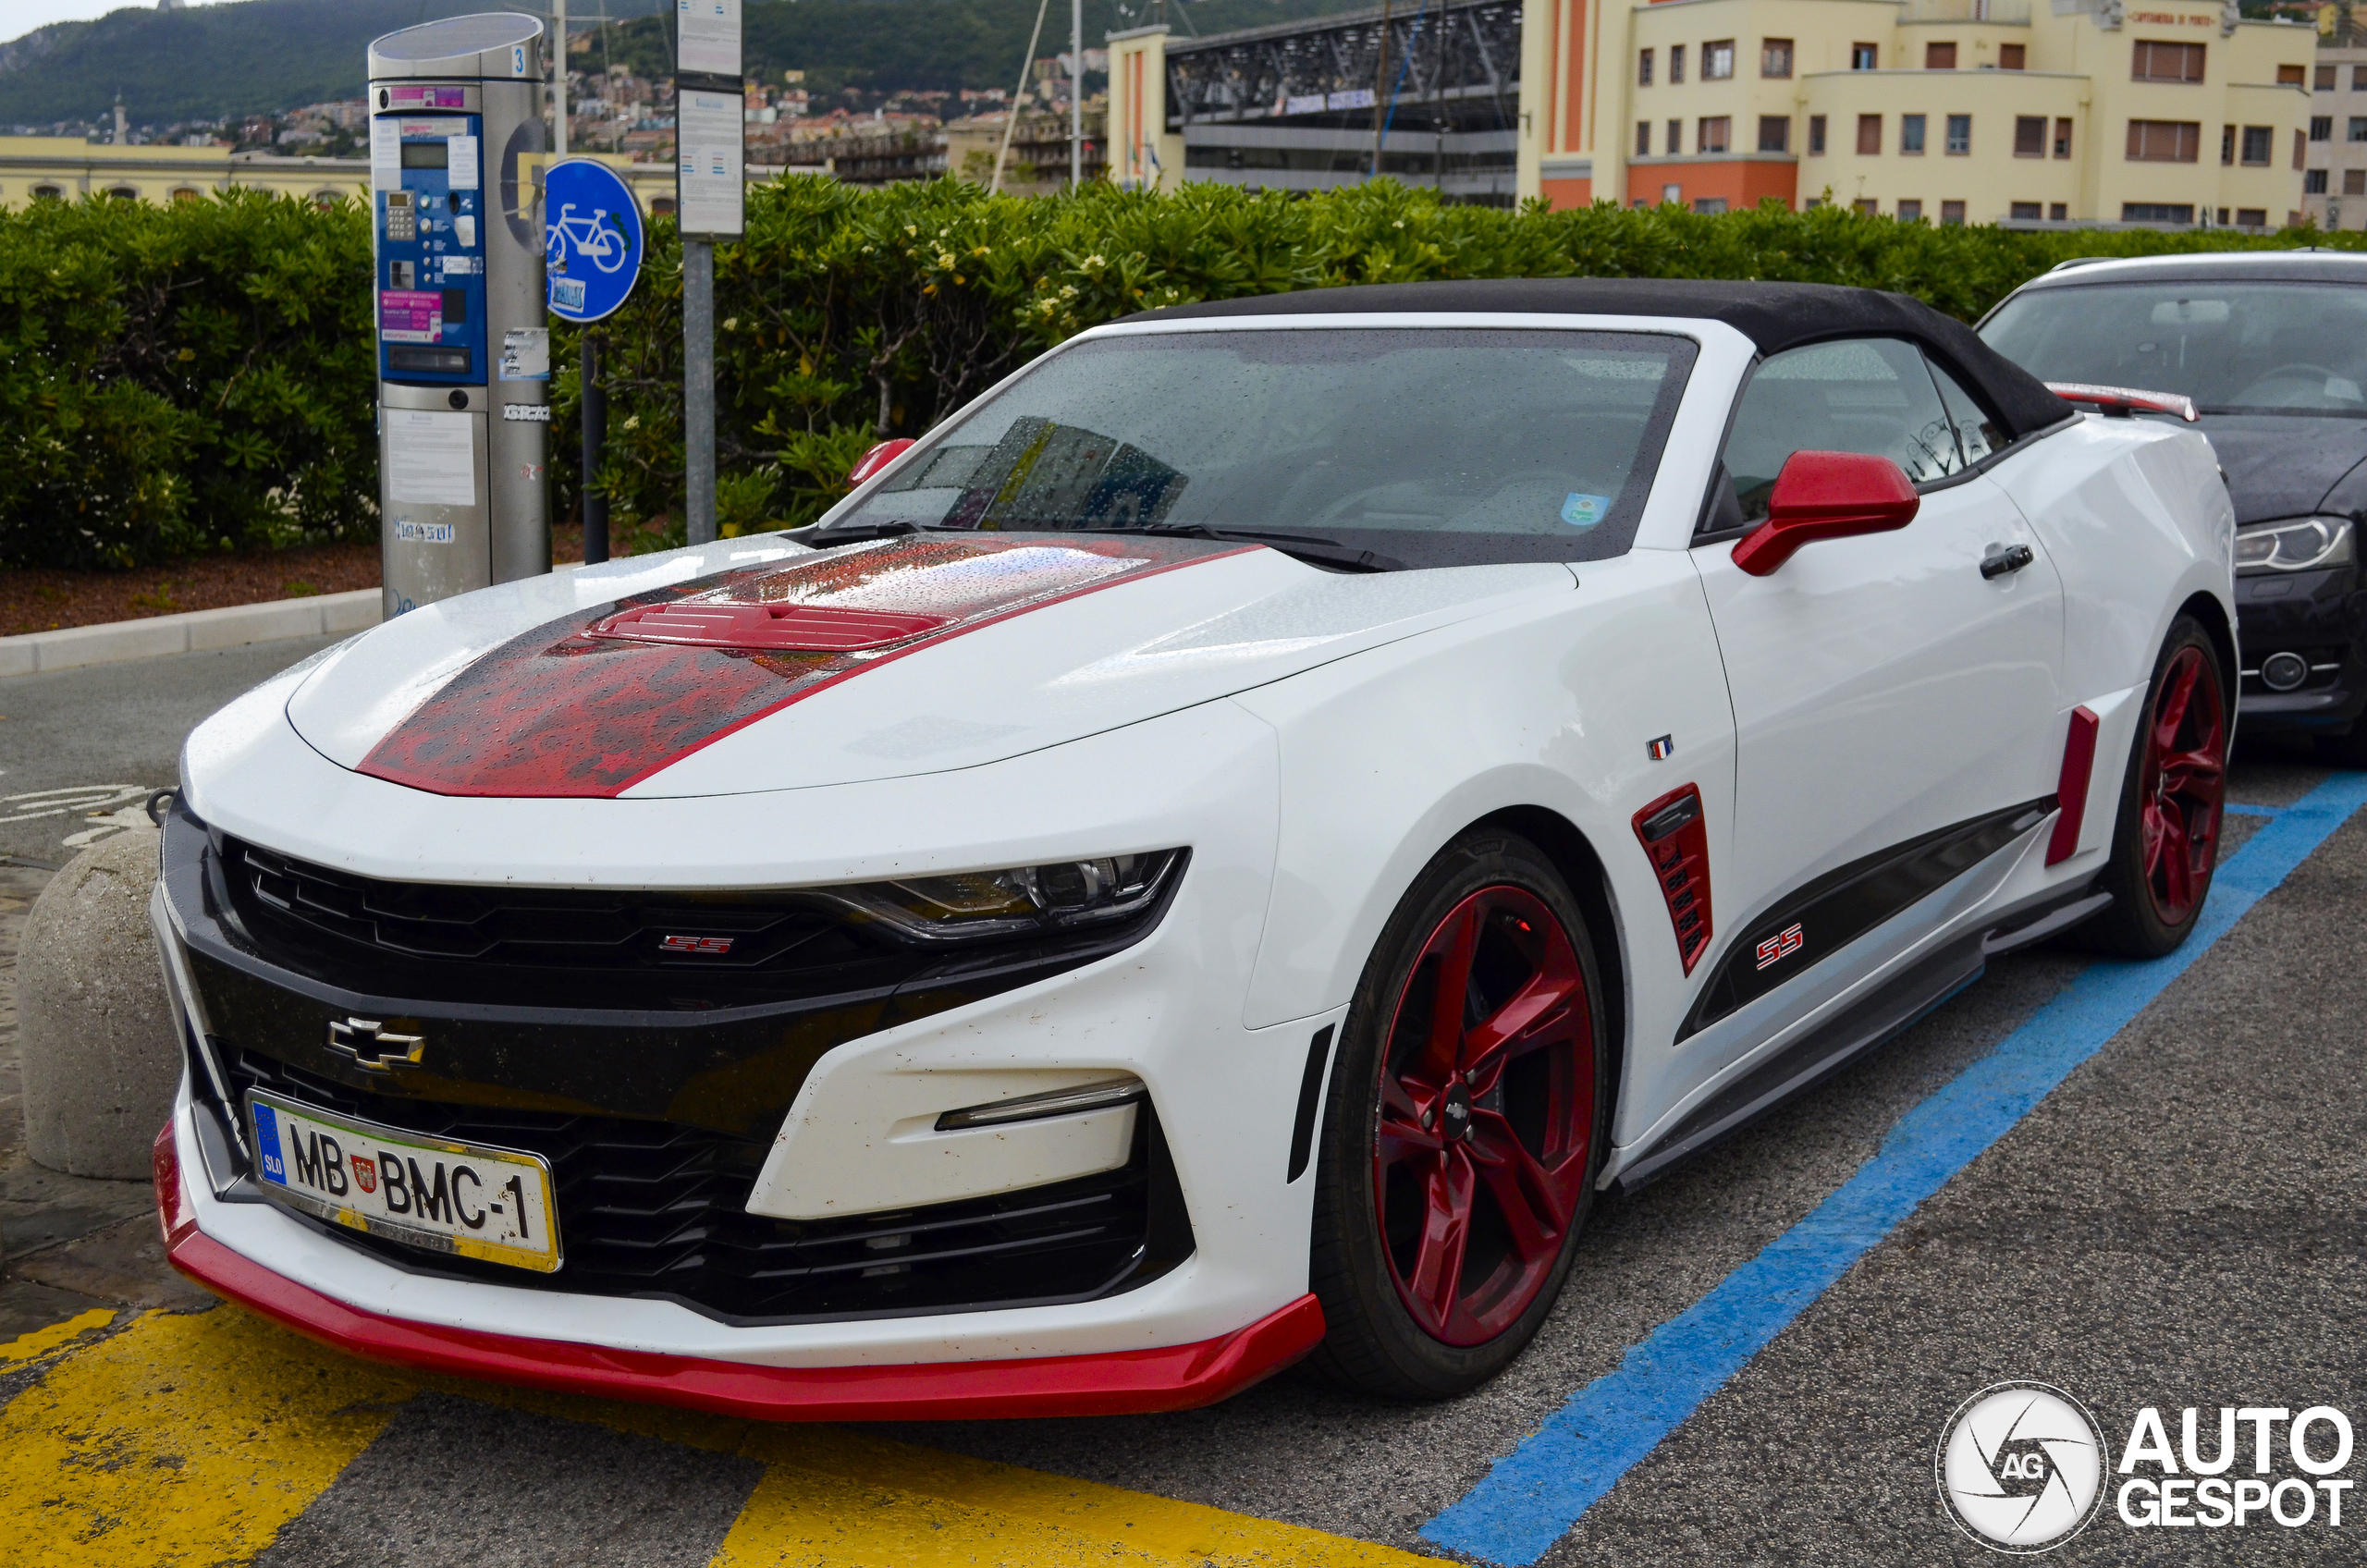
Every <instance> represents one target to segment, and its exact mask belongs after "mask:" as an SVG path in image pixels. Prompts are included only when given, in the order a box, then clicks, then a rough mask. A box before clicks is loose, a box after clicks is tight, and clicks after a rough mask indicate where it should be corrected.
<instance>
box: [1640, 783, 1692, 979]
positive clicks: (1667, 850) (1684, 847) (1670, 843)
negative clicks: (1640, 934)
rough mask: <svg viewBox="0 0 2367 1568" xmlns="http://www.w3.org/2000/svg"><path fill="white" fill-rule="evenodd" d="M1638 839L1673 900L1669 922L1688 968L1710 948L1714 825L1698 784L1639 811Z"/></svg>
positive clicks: (1663, 894) (1664, 893) (1664, 894)
mask: <svg viewBox="0 0 2367 1568" xmlns="http://www.w3.org/2000/svg"><path fill="white" fill-rule="evenodd" d="M1635 823H1636V839H1637V842H1638V843H1640V844H1642V845H1643V846H1644V853H1645V855H1646V856H1647V857H1648V858H1649V859H1650V861H1651V863H1652V874H1653V875H1654V876H1658V877H1659V878H1660V884H1661V897H1662V898H1663V899H1665V900H1668V920H1669V925H1671V926H1672V927H1673V928H1674V930H1675V932H1676V950H1677V954H1678V956H1679V957H1681V958H1683V959H1684V960H1685V973H1686V974H1692V973H1693V966H1694V965H1695V964H1697V963H1699V962H1701V955H1702V954H1704V953H1706V952H1708V951H1709V950H1710V829H1709V826H1708V824H1707V823H1706V822H1705V821H1704V820H1703V817H1702V814H1701V791H1700V790H1699V788H1698V787H1697V786H1694V785H1691V784H1687V785H1686V786H1685V787H1684V788H1683V789H1680V790H1670V791H1669V792H1668V793H1667V794H1665V795H1662V797H1661V798H1660V799H1659V800H1657V801H1654V802H1652V803H1651V804H1650V805H1648V806H1646V807H1645V808H1644V809H1643V810H1641V811H1639V812H1637V814H1636V816H1635Z"/></svg>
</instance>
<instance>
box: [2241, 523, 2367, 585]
mask: <svg viewBox="0 0 2367 1568" xmlns="http://www.w3.org/2000/svg"><path fill="white" fill-rule="evenodd" d="M2355 558H2357V557H2356V552H2355V550H2354V548H2353V546H2352V545H2351V526H2350V520H2349V518H2347V517H2305V518H2299V519H2296V520H2295V521H2291V522H2264V523H2262V524H2260V525H2259V526H2258V527H2255V528H2244V529H2238V531H2237V533H2236V570H2238V571H2241V572H2260V571H2305V570H2308V569H2309V568H2311V567H2313V566H2348V565H2349V564H2350V563H2351V561H2352V560H2354V559H2355Z"/></svg>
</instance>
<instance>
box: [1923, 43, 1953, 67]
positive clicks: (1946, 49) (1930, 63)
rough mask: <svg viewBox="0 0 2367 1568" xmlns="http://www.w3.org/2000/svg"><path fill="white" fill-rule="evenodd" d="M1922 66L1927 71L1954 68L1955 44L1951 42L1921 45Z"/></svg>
mask: <svg viewBox="0 0 2367 1568" xmlns="http://www.w3.org/2000/svg"><path fill="white" fill-rule="evenodd" d="M1923 68H1924V69H1925V70H1927V71H1952V70H1954V69H1956V45H1955V44H1953V43H1926V44H1925V45H1923Z"/></svg>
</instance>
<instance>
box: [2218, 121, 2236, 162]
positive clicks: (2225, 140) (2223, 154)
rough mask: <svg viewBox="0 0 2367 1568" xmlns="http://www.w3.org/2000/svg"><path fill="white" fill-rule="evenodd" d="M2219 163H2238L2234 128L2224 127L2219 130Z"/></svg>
mask: <svg viewBox="0 0 2367 1568" xmlns="http://www.w3.org/2000/svg"><path fill="white" fill-rule="evenodd" d="M2219 161H2220V162H2221V163H2223V164H2233V163H2234V162H2235V161H2236V128H2235V127H2234V126H2231V125H2223V126H2221V127H2220V128H2219Z"/></svg>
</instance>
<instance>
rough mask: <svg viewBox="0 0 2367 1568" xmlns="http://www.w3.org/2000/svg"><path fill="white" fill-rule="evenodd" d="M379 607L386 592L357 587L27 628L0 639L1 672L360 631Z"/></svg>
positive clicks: (22, 672) (371, 623)
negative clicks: (346, 591) (171, 612)
mask: <svg viewBox="0 0 2367 1568" xmlns="http://www.w3.org/2000/svg"><path fill="white" fill-rule="evenodd" d="M384 605H385V596H384V595H383V594H381V592H380V591H379V590H378V589H375V588H357V589H355V590H354V591H353V592H352V593H350V594H314V595H313V596H312V597H310V598H303V599H274V600H272V601H270V602H268V603H266V604H260V605H227V606H224V607H222V608H221V609H218V610H184V611H182V612H181V613H180V614H178V615H159V616H151V617H149V618H148V619H144V620H114V621H107V622H105V623H104V624H102V625H98V626H67V627H61V628H59V629H58V630H57V631H27V632H23V633H20V634H19V635H18V636H14V637H0V676H8V675H33V674H37V673H39V672H41V671H43V670H51V669H77V668H81V667H82V666H85V665H93V664H116V663H119V662H121V661H123V660H126V659H145V658H154V657H155V656H157V655H160V654H193V653H205V652H207V651H209V650H212V649H215V648H236V647H240V646H243V645H244V644H246V643H269V642H275V641H277V640H279V639H281V638H287V637H320V636H325V635H327V634H328V633H331V632H337V631H365V630H367V629H368V628H370V627H373V626H375V625H377V624H378V622H379V619H381V616H382V613H383V608H384Z"/></svg>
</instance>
